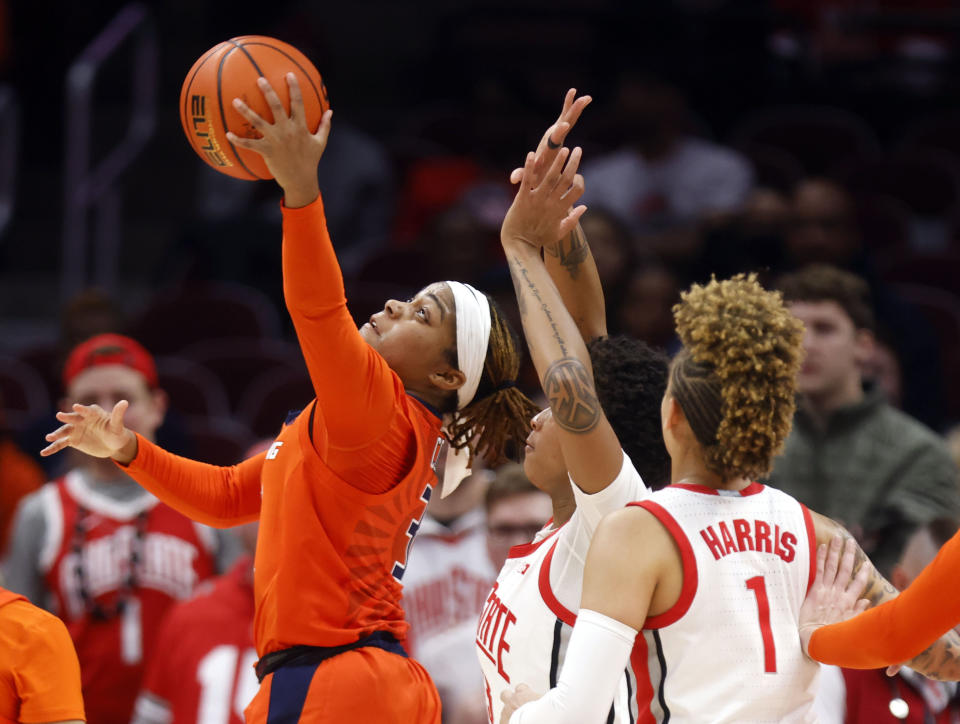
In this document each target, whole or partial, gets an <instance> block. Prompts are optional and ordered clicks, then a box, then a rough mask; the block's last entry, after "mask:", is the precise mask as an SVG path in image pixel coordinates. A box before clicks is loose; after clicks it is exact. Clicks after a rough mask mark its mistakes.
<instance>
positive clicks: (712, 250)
mask: <svg viewBox="0 0 960 724" xmlns="http://www.w3.org/2000/svg"><path fill="white" fill-rule="evenodd" d="M790 216H791V209H790V201H789V199H787V197H786V196H785V195H784V194H783V193H781V192H780V191H777V190H775V189H772V188H756V189H754V190H753V191H751V192H750V195H749V196H748V197H747V200H746V202H744V205H743V207H742V208H741V209H740V211H739V212H738V213H736V214H733V215H731V216H729V217H727V218H724V219H721V220H719V221H718V223H715V224H711V225H710V226H709V227H708V228H707V230H706V232H705V239H704V249H703V254H702V255H701V257H700V258H699V259H698V260H696V261H694V262H693V263H691V264H690V265H689V266H690V268H691V271H692V275H693V278H694V279H696V280H698V281H702V282H705V281H707V280H709V279H710V275H711V274H715V275H716V276H717V278H718V279H724V278H726V277H730V276H733V275H734V274H739V273H740V272H749V271H755V272H757V273H758V274H760V275H761V277H764V276H766V275H767V274H769V272H770V271H771V270H775V269H780V268H782V266H783V257H784V232H785V230H786V228H787V225H788V222H789V219H790Z"/></svg>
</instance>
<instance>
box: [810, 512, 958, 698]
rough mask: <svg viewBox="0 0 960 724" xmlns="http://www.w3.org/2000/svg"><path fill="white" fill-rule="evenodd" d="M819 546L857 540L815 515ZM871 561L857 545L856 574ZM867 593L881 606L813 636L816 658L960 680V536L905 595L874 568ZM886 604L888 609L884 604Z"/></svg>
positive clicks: (934, 677) (948, 544)
mask: <svg viewBox="0 0 960 724" xmlns="http://www.w3.org/2000/svg"><path fill="white" fill-rule="evenodd" d="M813 520H814V528H815V530H816V534H817V542H818V543H827V542H829V540H830V539H831V538H832V537H833V536H834V535H840V536H841V537H843V538H852V537H853V536H851V535H850V533H849V532H848V531H847V530H846V529H844V528H843V526H841V525H840V524H839V523H837V522H835V521H833V520H831V519H830V518H827V517H825V516H822V515H818V514H816V513H813ZM863 565H869V559H868V558H867V556H866V554H865V553H864V552H863V550H862V549H861V548H860V547H859V546H857V551H856V563H855V566H854V574H856V572H857V571H859V570H860V567H861V566H863ZM870 568H871V569H872V570H871V574H870V576H869V578H868V582H867V588H866V590H865V591H864V593H863V594H862V596H863V597H864V598H867V599H869V600H870V602H871V604H873V605H874V606H875V607H874V608H872V609H870V610H869V611H866V612H865V613H862V614H860V615H859V616H856V617H855V618H852V619H850V620H849V621H846V622H844V623H838V624H835V625H832V626H826V627H823V628H820V629H818V630H817V631H815V632H814V633H813V634H812V636H811V637H810V644H809V654H810V656H811V658H814V659H816V660H817V661H821V662H823V663H828V664H836V665H837V666H844V667H847V668H855V669H875V668H880V667H883V666H888V665H891V664H900V663H906V664H907V665H908V666H909V667H910V668H911V669H913V670H914V671H917V672H919V673H921V674H923V675H924V676H926V677H928V678H931V679H940V680H945V681H954V680H960V636H958V635H957V633H956V632H954V631H951V630H950V629H951V628H952V627H953V626H956V625H958V624H960V597H957V596H956V595H954V594H953V591H954V590H955V588H956V578H957V573H958V572H960V536H957V535H955V536H954V537H953V538H951V539H950V541H948V542H947V544H946V545H945V546H944V547H943V548H942V549H941V551H940V553H939V554H938V555H937V557H936V558H935V559H934V560H933V561H932V562H931V563H930V565H928V566H927V567H926V568H925V569H924V570H923V572H922V573H921V574H920V576H918V577H917V579H916V580H915V581H914V582H913V583H912V584H911V585H910V587H909V588H908V589H907V590H906V591H904V592H903V593H898V591H897V589H896V588H895V587H894V586H893V585H892V584H891V583H890V582H888V581H887V580H886V579H885V578H884V577H883V576H881V575H880V574H879V573H878V572H877V570H876V568H874V567H873V566H870ZM878 604H882V605H878Z"/></svg>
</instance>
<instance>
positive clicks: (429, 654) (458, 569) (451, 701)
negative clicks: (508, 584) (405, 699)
mask: <svg viewBox="0 0 960 724" xmlns="http://www.w3.org/2000/svg"><path fill="white" fill-rule="evenodd" d="M492 477H493V473H491V472H490V471H489V470H486V469H482V468H480V469H475V470H474V472H473V474H472V475H471V476H470V477H469V478H467V479H466V480H464V481H463V482H462V483H461V484H460V486H459V487H458V488H457V489H456V490H455V491H454V492H453V493H452V494H450V495H448V496H447V497H445V498H442V497H441V496H440V490H439V489H437V490H435V491H434V494H433V495H431V497H430V502H429V504H428V505H427V511H426V513H425V514H424V516H423V521H422V522H421V525H420V530H419V531H418V533H417V537H416V539H415V540H414V542H413V545H412V546H411V548H410V558H409V561H408V563H407V569H406V571H405V572H404V575H403V599H402V602H403V608H404V612H405V613H406V617H407V621H408V622H409V623H410V634H409V637H408V639H407V644H408V648H407V650H408V652H409V653H410V655H411V656H413V657H414V658H415V659H417V660H418V661H419V662H420V663H421V664H423V666H424V668H426V670H427V671H428V672H429V673H430V676H431V677H432V678H433V680H434V683H435V684H436V685H437V689H438V691H439V692H440V699H441V701H442V702H443V709H444V711H447V710H449V709H450V708H452V707H453V706H455V705H456V704H457V702H458V701H459V700H460V699H462V698H463V697H465V696H469V694H470V693H471V692H479V688H480V682H481V681H482V678H481V675H480V666H479V664H478V663H477V660H476V656H475V655H474V653H473V638H474V631H475V629H476V627H477V617H478V616H479V615H480V610H481V609H482V608H483V602H484V600H486V597H487V594H488V593H489V592H490V588H491V586H493V582H494V580H495V579H496V569H495V568H494V567H493V566H492V565H491V563H490V561H489V559H488V558H487V551H486V539H487V529H486V516H485V515H484V511H483V506H482V502H483V496H484V494H485V492H486V489H487V485H488V483H489V481H490V478H492ZM478 695H479V694H478Z"/></svg>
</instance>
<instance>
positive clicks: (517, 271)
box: [510, 257, 567, 357]
mask: <svg viewBox="0 0 960 724" xmlns="http://www.w3.org/2000/svg"><path fill="white" fill-rule="evenodd" d="M510 278H511V279H512V280H513V290H514V291H515V292H516V294H517V306H519V307H520V317H521V319H523V321H524V324H529V323H530V320H529V318H528V316H527V312H528V308H527V299H526V295H527V294H529V295H530V296H532V297H533V298H534V299H536V300H537V302H538V303H539V306H540V310H541V311H542V312H543V314H544V316H546V318H547V322H548V323H549V324H550V329H551V330H552V331H553V338H554V339H555V340H556V342H557V345H558V346H559V347H560V354H561V355H562V356H564V357H566V356H567V345H566V342H564V341H563V337H562V336H561V335H560V328H559V327H557V323H556V321H554V319H553V313H552V312H551V311H550V306H549V305H548V304H547V303H546V302H544V301H543V299H542V298H541V297H540V290H539V289H537V285H536V284H534V283H533V281H532V280H531V279H530V275H529V274H528V273H527V268H526V267H525V266H524V265H523V262H522V261H520V259H518V258H517V257H512V258H511V259H510Z"/></svg>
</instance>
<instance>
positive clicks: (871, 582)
mask: <svg viewBox="0 0 960 724" xmlns="http://www.w3.org/2000/svg"><path fill="white" fill-rule="evenodd" d="M844 532H845V533H846V535H847V536H849V537H851V538H852V537H853V536H852V535H851V534H850V533H849V532H847V531H844ZM864 564H870V559H869V558H867V554H866V553H864V552H863V549H862V548H861V547H860V546H859V545H858V546H857V553H856V557H855V558H854V561H853V575H854V576H855V575H857V571H859V570H860V568H861V566H863V565H864ZM870 565H872V564H870ZM898 593H899V591H897V589H896V587H895V586H894V585H893V584H892V583H890V581H888V580H887V579H886V578H884V577H883V576H882V575H880V571H878V570H877V569H876V567H874V568H873V570H872V571H871V572H870V578H868V579H867V587H866V588H865V589H864V591H863V594H862V596H861V598H866V599H867V600H868V601H870V605H871V606H876V605H877V604H878V603H882V602H883V601H887V600H889V599H891V598H894V597H895V596H896V595H897V594H898Z"/></svg>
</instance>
